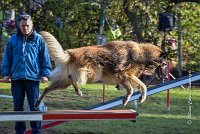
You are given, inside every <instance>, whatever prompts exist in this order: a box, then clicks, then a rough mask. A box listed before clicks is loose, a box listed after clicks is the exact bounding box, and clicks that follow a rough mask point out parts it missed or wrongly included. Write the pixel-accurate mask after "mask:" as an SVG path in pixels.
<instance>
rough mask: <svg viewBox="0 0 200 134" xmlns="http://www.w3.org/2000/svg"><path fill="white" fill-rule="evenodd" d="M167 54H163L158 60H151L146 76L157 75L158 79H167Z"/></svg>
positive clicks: (146, 69)
mask: <svg viewBox="0 0 200 134" xmlns="http://www.w3.org/2000/svg"><path fill="white" fill-rule="evenodd" d="M166 55H167V54H166V53H164V52H162V53H161V54H160V56H159V57H158V58H153V59H151V60H150V61H149V62H148V63H147V65H146V67H145V71H144V72H143V74H144V75H156V77H157V78H158V79H161V78H164V79H166V78H167V60H166Z"/></svg>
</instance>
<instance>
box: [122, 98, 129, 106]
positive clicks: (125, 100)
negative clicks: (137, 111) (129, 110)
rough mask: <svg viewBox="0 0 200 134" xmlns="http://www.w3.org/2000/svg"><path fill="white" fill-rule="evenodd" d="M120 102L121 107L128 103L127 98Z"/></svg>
mask: <svg viewBox="0 0 200 134" xmlns="http://www.w3.org/2000/svg"><path fill="white" fill-rule="evenodd" d="M122 102H123V106H124V107H125V106H126V105H127V103H128V99H127V98H124V99H123V100H122Z"/></svg>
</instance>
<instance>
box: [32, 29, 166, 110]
mask: <svg viewBox="0 0 200 134" xmlns="http://www.w3.org/2000/svg"><path fill="white" fill-rule="evenodd" d="M40 34H41V35H42V36H43V37H44V39H45V42H46V43H47V45H48V48H49V52H50V56H51V58H52V60H53V61H54V62H55V69H54V70H53V71H52V73H51V75H50V81H51V82H50V84H49V86H48V87H46V88H45V90H44V92H43V93H42V95H41V96H40V98H39V99H38V100H37V101H36V103H35V107H38V106H39V104H40V102H41V100H42V99H43V98H44V97H45V95H47V94H48V93H49V92H52V91H54V90H57V89H66V88H67V87H69V86H70V85H72V86H73V87H74V89H75V91H76V93H77V94H78V95H79V96H82V92H81V90H80V89H79V87H78V84H86V83H94V82H99V81H101V82H103V83H105V84H113V85H120V87H123V88H125V89H126V91H127V93H126V95H125V97H124V99H123V105H124V106H126V105H127V103H128V101H129V99H130V97H131V95H132V94H133V90H134V89H133V86H134V85H137V86H139V87H141V88H138V90H139V91H140V93H141V96H140V102H141V103H142V102H144V101H145V99H146V95H147V88H146V85H145V84H144V83H143V82H142V81H141V80H140V79H139V77H140V76H141V75H142V73H144V72H151V73H155V72H156V70H158V68H160V67H161V64H162V62H163V59H164V56H163V55H164V54H163V51H162V50H161V49H160V48H159V47H158V46H155V45H152V44H138V43H136V42H133V41H112V42H108V43H106V44H105V45H96V46H87V47H81V48H76V49H68V50H66V51H64V50H63V49H62V47H61V45H60V44H59V42H58V41H57V40H56V38H55V37H54V36H53V35H52V34H50V33H49V32H46V31H42V32H40Z"/></svg>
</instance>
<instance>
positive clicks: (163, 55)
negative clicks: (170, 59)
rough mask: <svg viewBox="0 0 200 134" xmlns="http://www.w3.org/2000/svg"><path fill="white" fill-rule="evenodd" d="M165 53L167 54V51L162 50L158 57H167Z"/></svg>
mask: <svg viewBox="0 0 200 134" xmlns="http://www.w3.org/2000/svg"><path fill="white" fill-rule="evenodd" d="M167 55H168V52H164V51H162V52H161V53H160V58H167Z"/></svg>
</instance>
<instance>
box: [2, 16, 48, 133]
mask: <svg viewBox="0 0 200 134" xmlns="http://www.w3.org/2000/svg"><path fill="white" fill-rule="evenodd" d="M18 22H19V29H18V31H17V34H14V35H13V36H11V38H10V39H9V41H8V43H7V46H6V49H5V53H4V57H3V60H2V75H3V80H4V81H8V80H9V79H11V91H12V95H13V103H14V111H23V110H24V108H23V106H24V98H25V94H26V96H27V99H28V103H29V106H30V110H31V111H39V109H38V108H35V107H34V103H35V101H36V100H37V99H38V98H39V84H40V81H41V82H42V83H43V82H47V81H48V76H49V75H50V70H51V62H50V58H49V54H48V49H47V46H46V44H45V41H44V39H43V38H42V36H41V35H39V34H38V33H36V31H34V30H33V22H32V19H31V16H30V15H28V14H26V13H23V14H22V15H20V16H19V19H18ZM30 126H31V128H32V134H40V128H41V122H40V121H32V122H30ZM25 130H26V124H25V122H16V123H15V131H16V134H24V132H25Z"/></svg>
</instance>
